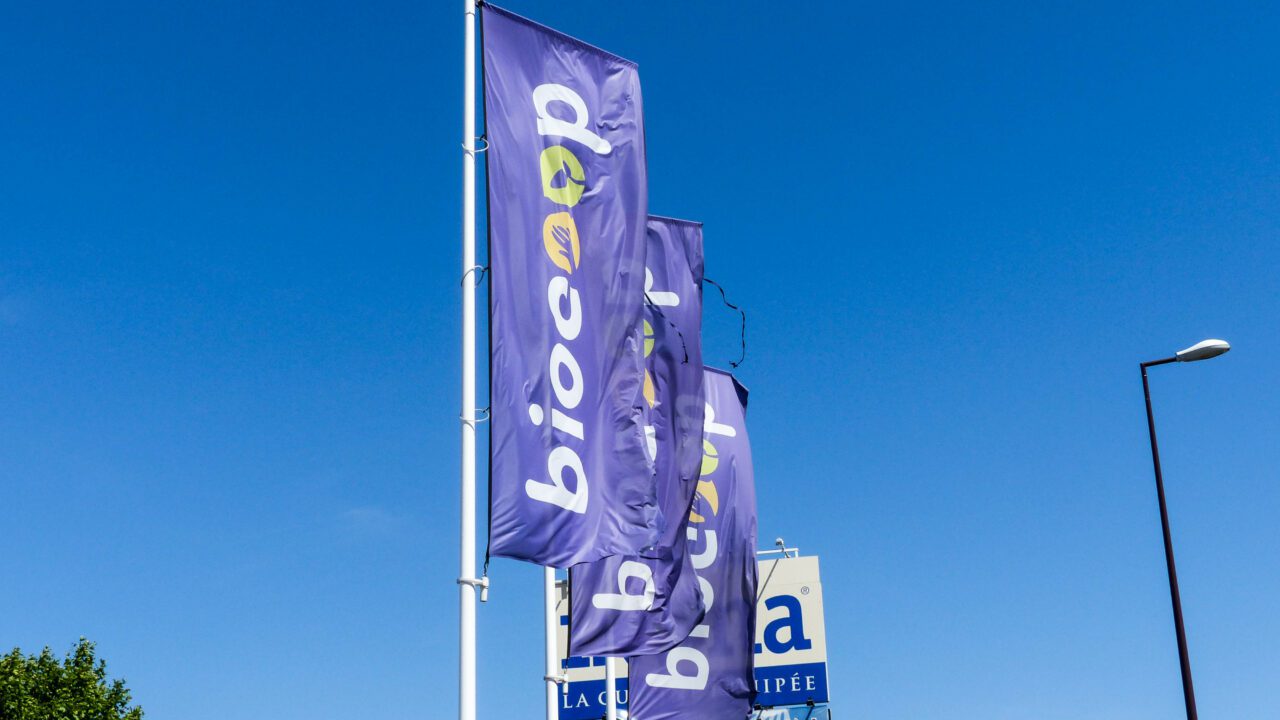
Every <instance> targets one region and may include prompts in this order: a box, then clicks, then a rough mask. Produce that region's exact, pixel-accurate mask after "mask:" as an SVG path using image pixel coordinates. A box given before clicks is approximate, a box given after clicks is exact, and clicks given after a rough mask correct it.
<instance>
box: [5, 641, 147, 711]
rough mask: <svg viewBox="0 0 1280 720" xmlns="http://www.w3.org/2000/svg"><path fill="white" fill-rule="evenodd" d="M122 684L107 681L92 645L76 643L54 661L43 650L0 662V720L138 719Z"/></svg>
mask: <svg viewBox="0 0 1280 720" xmlns="http://www.w3.org/2000/svg"><path fill="white" fill-rule="evenodd" d="M131 699H132V698H131V697H130V695H129V690H128V688H126V687H125V684H124V680H111V681H108V680H107V663H106V662H105V661H103V660H98V659H96V658H95V657H94V645H93V643H91V642H89V641H88V640H85V639H84V638H80V642H78V643H76V646H75V647H74V648H72V649H71V651H70V652H68V653H67V655H66V657H65V658H63V659H62V660H61V661H59V660H58V659H57V658H56V657H54V655H53V652H52V651H51V650H49V648H47V647H46V648H45V649H44V650H43V651H42V652H41V653H40V654H39V655H23V654H22V651H21V650H19V649H18V648H14V649H13V651H12V652H10V653H9V654H7V655H4V656H2V657H0V720H142V708H140V707H136V706H135V707H130V706H129V702H130V700H131Z"/></svg>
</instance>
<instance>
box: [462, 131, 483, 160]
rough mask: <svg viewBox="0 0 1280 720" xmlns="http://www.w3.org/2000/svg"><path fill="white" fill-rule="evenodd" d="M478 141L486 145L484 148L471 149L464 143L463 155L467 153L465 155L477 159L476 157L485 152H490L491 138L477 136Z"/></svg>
mask: <svg viewBox="0 0 1280 720" xmlns="http://www.w3.org/2000/svg"><path fill="white" fill-rule="evenodd" d="M476 140H478V141H480V142H482V143H484V147H481V148H469V147H467V144H466V143H462V152H463V153H465V154H467V155H470V156H471V157H475V156H476V155H479V154H480V153H483V152H485V151H486V150H488V149H489V138H487V137H485V136H483V135H477V136H476Z"/></svg>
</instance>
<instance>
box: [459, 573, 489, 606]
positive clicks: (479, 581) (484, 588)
mask: <svg viewBox="0 0 1280 720" xmlns="http://www.w3.org/2000/svg"><path fill="white" fill-rule="evenodd" d="M458 584H459V585H469V586H471V587H473V588H480V602H489V576H488V575H485V576H483V577H479V578H468V577H460V578H458Z"/></svg>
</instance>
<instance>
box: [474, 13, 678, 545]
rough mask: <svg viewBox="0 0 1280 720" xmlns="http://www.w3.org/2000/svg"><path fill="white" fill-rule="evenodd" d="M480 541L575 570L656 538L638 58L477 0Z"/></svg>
mask: <svg viewBox="0 0 1280 720" xmlns="http://www.w3.org/2000/svg"><path fill="white" fill-rule="evenodd" d="M481 37H482V42H483V49H484V50H483V53H484V102H485V137H486V139H487V141H488V151H487V152H486V154H485V157H486V166H487V168H488V177H489V196H488V198H489V273H490V274H489V322H490V353H491V355H490V363H489V366H490V388H489V391H490V392H489V396H490V404H491V415H490V416H491V418H492V419H491V421H490V433H491V434H490V457H489V463H490V464H489V472H490V477H489V502H490V507H489V543H490V544H489V551H490V554H492V555H500V556H504V557H511V558H516V559H519V560H527V561H529V562H534V563H538V564H539V565H550V566H554V567H561V568H563V567H569V566H570V565H573V564H575V563H580V562H586V561H590V560H598V559H600V558H603V557H606V556H609V555H619V554H626V555H634V554H637V553H639V552H640V551H641V550H642V549H643V548H645V547H648V546H650V545H653V544H654V543H655V542H656V541H657V539H658V535H657V532H658V527H657V512H658V510H657V497H656V488H655V487H654V482H653V469H652V466H651V464H650V462H649V459H648V458H647V457H646V455H645V438H644V429H643V423H644V420H643V411H642V407H641V406H642V405H643V398H642V383H643V376H644V370H643V367H644V366H643V354H642V353H643V340H642V337H641V334H640V331H641V310H642V305H643V298H644V257H645V216H646V212H647V208H648V188H647V184H646V183H647V180H646V175H645V159H644V158H645V150H644V127H643V119H642V113H641V97H640V79H639V75H638V73H637V70H636V66H635V64H634V63H632V62H630V61H627V60H624V59H622V58H619V57H617V56H615V55H611V54H609V53H606V52H604V51H602V50H599V49H596V48H594V47H591V46H590V45H587V44H585V43H583V42H581V41H579V40H576V39H574V38H571V37H569V36H567V35H563V34H561V33H558V32H556V31H554V30H550V29H548V28H545V27H543V26H541V25H538V24H536V23H534V22H532V21H529V20H526V19H524V18H522V17H519V16H517V15H513V14H512V13H509V12H507V11H505V10H502V9H499V8H497V7H494V6H493V5H490V4H489V3H485V4H484V6H483V22H482V24H481Z"/></svg>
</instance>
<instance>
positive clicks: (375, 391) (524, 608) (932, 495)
mask: <svg viewBox="0 0 1280 720" xmlns="http://www.w3.org/2000/svg"><path fill="white" fill-rule="evenodd" d="M460 7H461V3H454V2H446V3H384V2H367V3H332V2H315V3H305V4H303V3H297V4H293V3H288V4H286V3H278V2H255V3H189V2H164V3H161V2H134V3H123V4H121V3H115V4H109V5H104V4H91V3H61V2H47V3H24V4H19V3H8V4H7V5H5V6H4V7H3V9H2V10H0V66H2V67H4V68H5V71H4V72H2V73H0V98H3V106H4V108H5V110H4V112H2V113H0V158H2V159H3V166H2V167H3V170H2V171H0V371H2V376H0V377H2V378H3V382H0V528H3V531H4V537H5V544H4V551H3V552H0V577H3V578H5V583H4V591H3V592H0V646H4V647H6V648H7V647H11V646H13V645H18V646H21V647H23V648H24V649H27V650H35V649H38V648H39V647H40V646H43V645H45V644H49V645H52V646H54V647H55V648H57V649H60V650H61V649H65V648H67V647H69V646H70V645H71V644H72V643H73V642H74V641H75V639H76V638H77V637H78V636H80V635H86V636H88V637H90V638H91V639H93V640H96V641H97V642H98V643H99V645H100V649H101V652H102V653H103V655H104V656H105V657H106V658H107V659H108V661H109V664H110V667H111V669H112V670H113V671H114V672H115V673H117V674H120V675H123V676H125V677H127V678H128V680H129V682H130V685H131V686H132V687H133V689H134V691H135V694H136V697H137V699H138V700H139V701H140V702H141V703H142V704H143V706H144V707H145V708H146V709H147V710H148V712H149V714H150V715H151V716H153V717H156V718H163V717H184V718H189V719H190V720H202V719H204V718H209V719H210V720H213V719H215V718H216V719H217V720H222V719H223V718H225V717H229V716H230V717H245V718H272V720H287V719H290V718H299V719H302V718H306V719H307V720H317V719H323V718H334V719H339V718H342V719H345V718H351V717H376V718H410V717H426V716H431V717H450V716H451V715H452V714H453V713H454V709H455V689H454V688H455V672H454V666H453V662H454V651H455V647H456V644H455V643H456V640H455V630H454V624H453V623H454V617H455V613H456V607H455V603H456V601H455V597H456V590H455V586H454V583H453V579H454V577H455V574H456V568H455V565H456V532H457V526H456V522H457V520H456V510H455V506H456V501H457V462H458V460H457V450H456V447H457V421H456V416H457V407H456V405H457V391H456V387H457V380H458V367H457V349H456V346H457V338H458V333H459V329H458V309H457V308H458V277H457V275H458V271H457V267H458V264H459V262H458V258H459V249H458V228H459V220H460V214H459V181H458V172H459V149H458V142H459V133H460V117H459V116H460V99H461V77H460V72H461V67H460V65H461V61H460V56H461V26H462V22H461V15H460ZM510 7H511V8H512V9H513V10H516V11H518V12H521V13H522V14H526V15H529V16H531V17H534V18H536V19H538V20H540V21H542V22H545V23H547V24H549V25H552V26H555V27H557V28H560V29H562V30H564V31H566V32H569V33H572V34H575V35H578V36H579V37H582V38H583V39H585V40H588V41H590V42H592V43H594V44H597V45H600V46H602V47H605V48H608V49H610V50H612V51H614V52H617V53H619V54H621V55H624V56H627V57H630V58H632V59H635V60H637V61H638V62H639V63H640V67H641V77H642V80H643V83H644V94H645V103H646V122H647V138H648V158H649V163H650V172H649V175H650V185H651V187H650V196H651V209H652V210H653V211H654V212H657V213H661V214H666V215H674V216H680V217H687V218H691V219H697V220H702V221H703V222H705V224H706V249H707V272H708V274H709V276H710V277H712V278H714V279H716V280H717V281H719V282H721V283H722V284H724V285H725V286H726V287H727V288H728V290H729V292H730V296H731V298H732V299H734V300H735V301H737V302H739V303H740V304H742V305H743V306H744V307H745V308H746V309H747V312H748V314H749V318H750V321H749V326H748V334H749V337H748V341H749V349H748V355H747V361H746V364H745V365H744V366H743V367H742V369H741V371H740V373H739V375H740V377H741V379H742V380H743V382H744V383H746V384H747V385H748V386H749V387H750V388H751V389H752V401H751V408H750V413H749V417H748V420H749V424H750V431H751V435H752V439H753V441H754V454H755V459H756V462H757V477H758V483H759V488H758V494H759V501H760V527H761V535H762V537H763V538H765V540H766V542H767V541H768V540H769V539H771V538H772V537H774V536H776V535H782V536H784V537H786V538H787V540H788V541H789V542H790V543H793V544H797V545H799V546H801V547H802V548H803V549H804V550H805V551H806V552H812V553H817V554H820V555H821V556H822V559H823V568H824V573H825V577H824V584H825V593H826V597H827V602H828V611H827V617H828V624H829V625H828V628H827V633H828V639H829V644H830V647H831V658H830V671H831V682H832V687H833V698H834V706H835V708H836V712H837V713H838V714H839V715H841V716H843V717H859V718H869V719H877V720H879V719H885V720H887V719H894V718H896V719H902V720H918V719H924V718H938V719H943V718H946V719H953V718H975V719H976V718H983V719H984V720H985V719H994V718H1009V719H1014V718H1018V719H1021V718H1033V717H1034V718H1041V719H1045V720H1049V719H1054V718H1072V719H1075V718H1081V717H1086V718H1100V719H1106V718H1116V719H1117V720H1118V719H1125V720H1131V719H1144V718H1152V719H1155V718H1169V717H1176V716H1178V715H1179V714H1180V713H1181V711H1182V710H1181V702H1182V700H1181V694H1180V686H1179V680H1178V666H1177V659H1176V650H1175V645H1174V638H1173V629H1172V622H1171V617H1170V610H1169V603H1168V595H1167V586H1166V581H1165V576H1164V565H1163V559H1162V552H1161V545H1160V531H1159V519H1158V515H1157V508H1156V502H1155V496H1154V490H1153V483H1152V478H1151V468H1150V458H1149V454H1148V448H1147V445H1146V436H1145V433H1146V428H1145V425H1144V420H1143V410H1142V396H1141V387H1140V382H1139V376H1138V369H1137V363H1138V362H1139V361H1140V360H1144V359H1152V358H1156V357H1160V356H1163V355H1167V354H1169V353H1170V352H1172V351H1173V350H1176V349H1178V348H1180V347H1183V346H1185V345H1189V344H1191V343H1193V342H1195V341H1197V340H1200V339H1202V338H1204V337H1223V338H1226V339H1228V340H1230V341H1231V342H1232V343H1233V344H1234V346H1235V350H1233V351H1232V353H1231V354H1229V355H1227V356H1226V357H1224V358H1221V359H1219V360H1215V361H1213V362H1211V363H1202V364H1197V365H1189V366H1168V367H1160V368H1156V369H1155V370H1154V371H1153V373H1152V375H1153V377H1152V384H1153V393H1154V396H1155V408H1156V416H1157V421H1158V424H1159V429H1160V433H1161V435H1160V438H1161V441H1162V448H1163V459H1164V463H1165V468H1166V475H1167V477H1166V481H1167V485H1168V493H1169V503H1170V509H1171V519H1172V523H1173V531H1174V540H1175V544H1176V548H1177V557H1178V561H1179V571H1180V579H1181V581H1182V588H1183V603H1184V609H1185V614H1186V620H1187V626H1188V635H1189V642H1190V647H1191V653H1192V664H1193V667H1194V670H1195V678H1196V682H1197V686H1196V689H1197V693H1198V698H1199V701H1200V710H1201V712H1202V713H1203V714H1204V716H1205V717H1223V718H1263V717H1274V716H1275V714H1276V711H1277V710H1276V708H1277V705H1276V698H1275V692H1274V691H1275V688H1276V687H1280V618H1278V617H1277V613H1276V612H1275V607H1276V600H1275V598H1276V596H1277V593H1278V592H1280V561H1278V560H1277V547H1278V546H1280V535H1278V533H1277V531H1276V528H1275V521H1274V518H1275V517H1276V516H1277V514H1278V513H1280V488H1278V487H1277V467H1278V466H1280V442H1277V440H1276V438H1277V432H1278V431H1280V422H1278V418H1277V413H1276V410H1275V408H1276V407H1277V404H1278V403H1280V386H1277V384H1276V382H1275V375H1274V372H1273V371H1274V367H1275V360H1274V359H1275V358H1276V357H1280V329H1278V328H1280V326H1278V325H1277V322H1276V318H1277V317H1278V316H1280V292H1278V289H1280V283H1278V282H1277V278H1280V247H1278V246H1277V243H1276V237H1277V234H1278V233H1280V85H1277V84H1276V82H1275V77H1276V75H1277V72H1278V71H1280V45H1278V44H1277V43H1276V42H1275V38H1276V34H1277V31H1278V30H1280V8H1278V7H1277V6H1276V5H1275V4H1274V3H1261V2H1259V3H1254V4H1241V3H1231V2H1224V3H1214V4H1212V5H1210V6H1207V5H1203V4H1192V3H1184V2H1172V3H1170V2H1163V3H1146V4H1125V6H1123V7H1120V6H1117V4H1115V3H1071V4H1066V5H1064V4H1060V3H1052V4H1051V3H1025V2H1017V3H1015V2H1006V3H980V4H976V5H975V4H970V5H967V6H963V7H955V6H952V5H949V4H948V5H943V4H932V3H897V4H888V5H886V4H870V3H847V2H845V3H803V4H795V3H738V4H735V5H732V6H729V5H721V4H718V3H687V2H686V3H675V2H641V1H640V0H628V1H625V2H616V3H609V4H600V3H595V4H583V3H553V2H542V1H541V0H539V1H535V0H522V1H521V2H515V1H514V0H513V1H512V4H511V6H510ZM707 308H708V310H707V319H706V325H707V337H706V347H707V350H706V354H707V357H708V358H709V359H710V360H711V361H713V362H716V363H719V364H721V365H723V364H725V363H727V362H728V361H729V360H731V359H734V358H735V357H736V352H737V346H736V340H737V339H736V332H737V326H736V318H735V316H734V315H732V314H731V313H729V312H728V311H725V310H723V309H721V308H717V307H716V306H715V304H714V303H713V302H711V301H710V298H709V300H708V305H707ZM1268 367H1272V368H1273V370H1272V371H1269V370H1267V368H1268ZM492 575H493V582H494V589H493V593H492V600H491V602H490V603H489V604H488V605H486V606H483V607H482V608H481V613H480V643H481V644H480V648H481V660H480V689H481V695H482V703H481V706H480V717H481V718H499V717H505V718H517V717H518V718H536V717H538V716H539V713H540V709H541V705H540V692H541V683H540V676H541V674H542V671H541V669H540V655H541V650H540V642H541V640H540V632H541V630H540V627H539V616H540V608H539V597H540V596H539V588H538V583H539V572H538V571H537V570H536V569H534V568H531V567H526V566H521V565H519V564H516V563H513V562H506V561H497V562H495V564H494V566H493V568H492Z"/></svg>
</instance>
